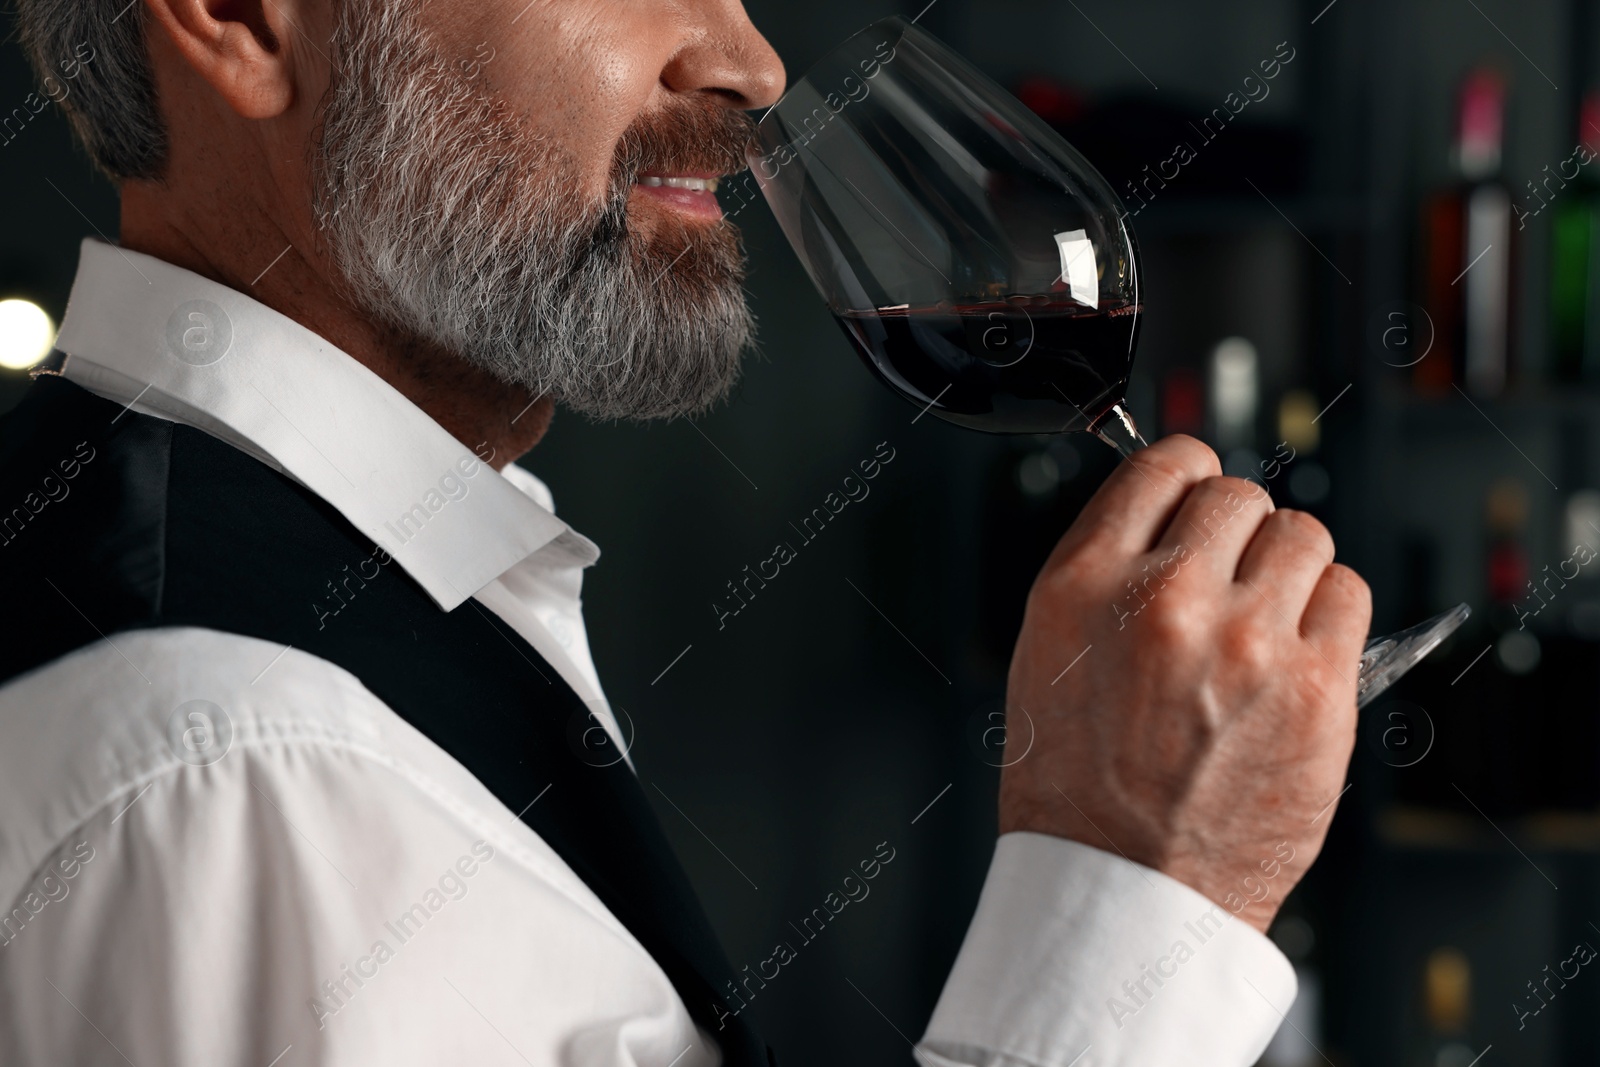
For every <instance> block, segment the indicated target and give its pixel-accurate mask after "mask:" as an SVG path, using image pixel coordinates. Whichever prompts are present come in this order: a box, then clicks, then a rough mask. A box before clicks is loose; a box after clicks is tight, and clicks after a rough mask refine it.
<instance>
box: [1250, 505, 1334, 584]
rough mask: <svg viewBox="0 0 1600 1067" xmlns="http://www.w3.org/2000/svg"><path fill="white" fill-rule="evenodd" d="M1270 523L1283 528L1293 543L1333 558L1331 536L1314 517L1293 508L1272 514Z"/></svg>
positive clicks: (1281, 509)
mask: <svg viewBox="0 0 1600 1067" xmlns="http://www.w3.org/2000/svg"><path fill="white" fill-rule="evenodd" d="M1271 521H1273V522H1276V523H1277V524H1278V525H1279V526H1281V527H1283V530H1284V532H1285V533H1286V534H1288V535H1289V536H1290V537H1291V538H1293V539H1294V540H1295V541H1297V542H1300V543H1301V544H1303V545H1306V546H1314V547H1315V548H1316V549H1317V550H1318V551H1319V552H1320V553H1321V554H1322V555H1324V556H1326V557H1328V558H1329V559H1332V558H1333V534H1331V533H1329V532H1328V528H1327V527H1326V526H1324V525H1323V524H1322V521H1321V520H1320V519H1318V518H1317V517H1316V516H1315V515H1312V514H1311V513H1309V512H1305V511H1299V510H1296V509H1294V508H1280V509H1279V510H1278V511H1276V512H1274V513H1273V516H1272V520H1271ZM1347 569H1348V568H1347ZM1351 573H1354V572H1351Z"/></svg>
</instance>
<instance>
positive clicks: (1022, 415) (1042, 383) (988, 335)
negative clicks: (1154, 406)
mask: <svg viewBox="0 0 1600 1067" xmlns="http://www.w3.org/2000/svg"><path fill="white" fill-rule="evenodd" d="M1140 311H1141V308H1140V306H1139V305H1137V304H1132V303H1128V302H1119V303H1114V304H1106V305H1103V306H1102V307H1100V308H1098V309H1096V308H1089V307H1084V306H1083V305H1081V304H1073V303H1068V302H1065V301H1062V300H1060V299H1058V298H1052V297H1043V296H1039V297H1013V298H1011V300H1009V301H999V300H997V301H994V302H985V303H974V304H943V303H941V304H935V305H927V306H923V307H909V306H901V307H890V308H873V309H871V310H866V311H845V312H841V313H839V314H837V315H835V318H837V319H838V322H839V325H840V326H842V327H843V328H844V332H845V334H846V335H847V336H848V337H849V338H850V340H851V341H852V342H854V344H855V347H856V350H857V352H859V353H860V355H861V358H862V360H863V361H864V362H865V363H866V365H867V368H868V369H869V370H871V371H872V373H873V374H875V375H877V377H878V378H879V379H880V380H881V381H882V382H883V383H884V384H886V385H887V386H889V388H891V389H893V390H894V391H895V392H897V393H899V394H900V395H901V396H903V397H905V398H906V399H907V400H909V401H911V403H913V404H915V405H916V406H917V407H918V408H925V409H927V410H929V411H931V412H932V413H933V414H934V415H937V416H938V417H939V418H941V419H944V420H946V421H947V422H953V423H955V424H956V425H958V426H965V427H968V428H969V429H974V430H986V431H988V432H990V433H1069V432H1072V431H1078V430H1087V429H1089V428H1090V427H1091V426H1093V425H1094V424H1095V423H1097V422H1098V421H1099V420H1100V419H1101V418H1102V417H1103V416H1104V415H1105V414H1106V413H1107V412H1108V411H1110V410H1111V408H1112V406H1113V405H1115V404H1118V403H1121V401H1122V399H1123V394H1124V392H1125V391H1126V390H1127V387H1128V373H1129V371H1130V370H1131V369H1132V367H1133V350H1134V344H1135V342H1136V341H1137V340H1138V335H1139V314H1140Z"/></svg>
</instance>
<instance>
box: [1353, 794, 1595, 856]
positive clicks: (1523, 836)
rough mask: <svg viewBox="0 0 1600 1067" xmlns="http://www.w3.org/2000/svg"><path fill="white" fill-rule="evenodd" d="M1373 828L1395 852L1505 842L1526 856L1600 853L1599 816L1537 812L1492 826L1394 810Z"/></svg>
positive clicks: (1474, 848) (1472, 849)
mask: <svg viewBox="0 0 1600 1067" xmlns="http://www.w3.org/2000/svg"><path fill="white" fill-rule="evenodd" d="M1497 827H1498V829H1496V828H1497ZM1375 828H1376V830H1377V835H1378V840H1379V841H1381V842H1382V843H1383V844H1385V845H1387V846H1388V847H1389V848H1391V849H1396V850H1399V851H1412V852H1456V853H1477V852H1492V851H1497V850H1498V851H1505V850H1506V848H1507V844H1506V837H1509V838H1511V840H1512V842H1514V843H1515V844H1516V846H1517V848H1519V849H1522V850H1524V851H1533V852H1575V853H1600V812H1592V813H1591V812H1566V811H1552V812H1540V813H1535V814H1533V815H1525V816H1520V817H1517V818H1508V819H1497V820H1495V822H1494V825H1490V823H1489V821H1488V820H1487V819H1485V818H1484V817H1483V816H1481V815H1477V814H1470V815H1469V814H1464V813H1461V812H1454V811H1441V810H1437V809H1432V808H1416V807H1407V806H1402V805H1397V806H1394V807H1390V808H1387V809H1385V810H1384V811H1382V812H1380V813H1379V814H1378V817H1377V819H1376V827H1375ZM1501 831H1504V835H1505V836H1502V835H1501Z"/></svg>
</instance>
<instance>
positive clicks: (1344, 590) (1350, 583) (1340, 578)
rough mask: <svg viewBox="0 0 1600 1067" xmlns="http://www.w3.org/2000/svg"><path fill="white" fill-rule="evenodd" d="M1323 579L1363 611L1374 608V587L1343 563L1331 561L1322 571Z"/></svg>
mask: <svg viewBox="0 0 1600 1067" xmlns="http://www.w3.org/2000/svg"><path fill="white" fill-rule="evenodd" d="M1322 581H1323V582H1324V583H1325V584H1327V585H1328V586H1329V587H1330V588H1331V589H1332V590H1333V591H1334V592H1335V593H1337V594H1339V595H1340V596H1341V597H1343V598H1344V599H1346V600H1349V601H1350V602H1351V603H1352V605H1354V606H1356V607H1359V608H1361V609H1362V610H1363V611H1371V610H1372V589H1371V588H1370V587H1369V586H1368V585H1367V582H1366V579H1365V578H1362V577H1361V575H1359V574H1357V573H1356V572H1355V571H1353V570H1351V569H1350V568H1349V567H1346V566H1345V565H1344V564H1342V563H1330V564H1328V567H1327V569H1326V570H1324V571H1323V572H1322Z"/></svg>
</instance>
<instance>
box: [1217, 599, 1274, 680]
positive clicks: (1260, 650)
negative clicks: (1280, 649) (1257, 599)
mask: <svg viewBox="0 0 1600 1067" xmlns="http://www.w3.org/2000/svg"><path fill="white" fill-rule="evenodd" d="M1277 644H1278V635H1277V634H1275V633H1274V632H1273V628H1272V625H1271V623H1270V622H1269V621H1268V620H1267V619H1266V618H1265V617H1264V616H1262V615H1261V614H1259V613H1257V612H1248V613H1246V614H1244V615H1242V616H1240V617H1239V618H1237V619H1235V620H1234V621H1233V622H1232V623H1231V624H1230V625H1229V626H1228V627H1227V628H1226V629H1225V630H1224V631H1223V634H1222V652H1223V655H1225V656H1226V657H1227V658H1228V660H1229V661H1230V662H1232V663H1234V664H1236V665H1237V666H1239V667H1242V668H1244V669H1245V670H1246V671H1248V672H1250V673H1251V674H1259V673H1262V672H1264V671H1266V670H1267V669H1268V668H1270V667H1271V666H1272V663H1273V659H1274V655H1275V652H1276V649H1277Z"/></svg>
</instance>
